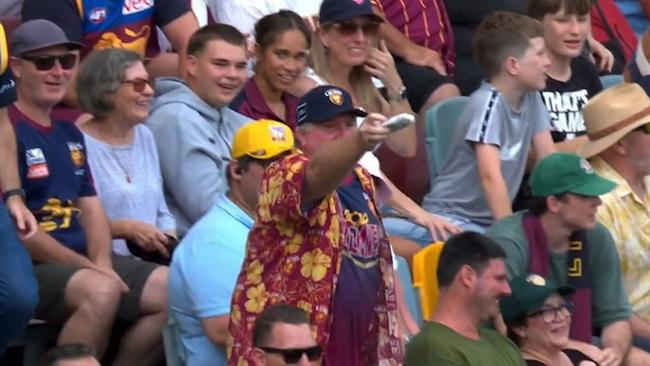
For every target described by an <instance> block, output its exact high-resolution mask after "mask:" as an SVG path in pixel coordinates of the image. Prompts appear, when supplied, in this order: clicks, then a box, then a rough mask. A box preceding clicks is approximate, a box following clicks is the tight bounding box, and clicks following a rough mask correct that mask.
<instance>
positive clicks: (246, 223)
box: [168, 194, 253, 366]
mask: <svg viewBox="0 0 650 366" xmlns="http://www.w3.org/2000/svg"><path fill="white" fill-rule="evenodd" d="M252 226H253V219H252V218H251V217H250V216H249V215H248V214H246V213H245V212H244V211H243V210H242V209H241V208H239V207H238V206H237V205H235V203H233V202H232V201H231V200H230V199H229V198H228V197H226V195H225V194H221V195H220V196H219V197H218V199H217V202H216V203H215V204H214V206H213V207H212V208H211V209H210V210H209V211H208V212H207V213H206V214H205V216H203V217H202V218H201V219H200V220H199V221H198V222H197V223H196V224H195V225H194V226H193V227H192V228H191V229H190V231H189V232H188V233H187V235H186V236H185V237H184V238H183V240H182V241H181V243H180V244H179V246H178V247H177V248H176V250H175V251H174V255H173V257H172V262H171V265H170V266H169V283H168V288H169V290H168V294H169V299H168V302H169V325H170V330H171V334H172V338H173V341H174V342H175V343H176V349H177V350H178V353H179V356H180V358H181V360H182V361H183V364H184V365H192V366H203V365H206V366H207V365H209V366H221V365H224V366H225V365H227V364H228V363H227V360H226V353H225V349H224V348H221V347H218V346H216V345H215V344H214V343H212V342H211V341H210V340H209V339H208V337H207V336H206V335H205V333H204V332H203V327H202V326H201V319H204V318H210V317H214V316H222V315H226V314H228V313H230V300H231V298H232V294H233V292H234V289H235V282H237V277H238V276H239V272H240V270H241V265H242V263H243V261H244V255H245V254H246V240H247V239H248V232H249V231H250V229H251V228H252Z"/></svg>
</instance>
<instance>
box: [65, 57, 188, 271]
mask: <svg viewBox="0 0 650 366" xmlns="http://www.w3.org/2000/svg"><path fill="white" fill-rule="evenodd" d="M76 87H77V95H78V98H79V104H80V105H81V108H82V109H83V110H84V111H85V112H87V113H89V114H91V115H92V116H93V117H92V118H91V119H90V120H88V121H87V122H85V123H84V124H82V125H81V126H80V128H81V130H82V132H83V133H84V137H85V139H86V145H87V149H88V161H89V164H90V168H91V170H92V173H93V177H94V181H95V188H96V189H97V193H98V195H99V197H100V199H101V200H102V204H103V205H104V209H105V211H106V214H107V216H108V219H109V221H110V227H111V234H112V236H113V253H114V254H116V255H119V256H131V255H135V256H138V257H141V258H143V259H149V260H153V261H157V262H163V263H165V262H167V261H168V260H169V254H170V251H171V249H172V244H174V243H175V241H176V239H175V235H176V234H175V232H176V230H175V221H174V218H173V217H172V215H171V214H170V212H169V210H168V208H167V205H166V203H165V198H164V195H163V188H162V187H163V185H162V178H161V175H160V168H159V163H158V153H157V151H156V145H155V142H154V139H153V135H152V134H151V132H150V131H149V129H148V128H147V127H146V126H145V125H143V124H142V122H143V121H144V120H145V119H146V118H147V116H148V115H149V104H150V103H151V100H152V98H153V94H154V90H153V87H152V85H151V83H150V81H149V75H148V74H147V71H146V69H145V67H144V65H143V64H142V61H141V58H140V56H139V55H138V54H137V53H135V52H133V51H129V50H124V49H105V50H101V51H96V52H93V53H92V54H90V55H89V56H88V57H86V59H85V60H84V62H83V64H82V65H81V68H80V70H79V74H78V77H77V86H76Z"/></svg>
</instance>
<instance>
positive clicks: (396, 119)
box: [382, 113, 415, 132]
mask: <svg viewBox="0 0 650 366" xmlns="http://www.w3.org/2000/svg"><path fill="white" fill-rule="evenodd" d="M414 123H415V117H414V116H413V115H412V114H410V113H400V114H398V115H395V116H392V117H391V118H389V119H388V120H386V122H384V123H383V124H382V126H383V127H386V128H388V129H389V130H390V132H395V131H399V130H401V129H402V128H405V127H408V126H411V125H412V124H414Z"/></svg>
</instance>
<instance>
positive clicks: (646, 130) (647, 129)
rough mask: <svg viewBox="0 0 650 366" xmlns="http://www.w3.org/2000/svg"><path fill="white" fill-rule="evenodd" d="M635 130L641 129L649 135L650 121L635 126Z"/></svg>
mask: <svg viewBox="0 0 650 366" xmlns="http://www.w3.org/2000/svg"><path fill="white" fill-rule="evenodd" d="M635 130H636V131H641V132H643V133H645V134H646V135H650V122H646V123H645V124H643V125H641V126H639V127H637V128H635Z"/></svg>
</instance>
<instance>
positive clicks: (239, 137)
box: [231, 119, 294, 160]
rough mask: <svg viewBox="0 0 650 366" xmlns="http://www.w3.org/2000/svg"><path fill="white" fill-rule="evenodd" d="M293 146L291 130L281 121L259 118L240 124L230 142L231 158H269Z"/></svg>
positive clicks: (291, 148) (289, 149)
mask: <svg viewBox="0 0 650 366" xmlns="http://www.w3.org/2000/svg"><path fill="white" fill-rule="evenodd" d="M293 148H294V142H293V132H291V129H290V128H289V126H287V125H285V124H284V123H282V122H277V121H272V120H269V119H259V120H256V121H253V122H250V123H248V124H246V125H244V126H242V127H241V128H240V129H239V130H237V132H235V137H234V138H233V143H232V153H231V155H232V158H233V159H239V158H241V157H242V156H244V155H248V156H250V157H251V158H255V159H262V160H265V159H271V158H273V157H276V156H278V155H280V154H282V153H283V152H286V151H291V150H293Z"/></svg>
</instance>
